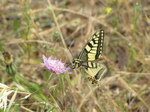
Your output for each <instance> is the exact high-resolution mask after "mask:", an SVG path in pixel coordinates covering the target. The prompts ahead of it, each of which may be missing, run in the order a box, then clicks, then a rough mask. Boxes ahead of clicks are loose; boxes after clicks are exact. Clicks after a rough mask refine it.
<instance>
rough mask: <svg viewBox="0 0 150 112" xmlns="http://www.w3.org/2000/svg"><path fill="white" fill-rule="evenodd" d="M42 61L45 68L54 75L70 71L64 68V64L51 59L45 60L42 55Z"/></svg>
mask: <svg viewBox="0 0 150 112" xmlns="http://www.w3.org/2000/svg"><path fill="white" fill-rule="evenodd" d="M43 61H44V63H43V64H44V65H45V66H46V68H47V69H48V70H49V71H51V72H54V73H56V74H60V73H66V71H67V70H69V69H70V68H69V67H65V63H62V62H61V61H60V60H54V59H52V57H49V58H46V57H45V56H44V55H43Z"/></svg>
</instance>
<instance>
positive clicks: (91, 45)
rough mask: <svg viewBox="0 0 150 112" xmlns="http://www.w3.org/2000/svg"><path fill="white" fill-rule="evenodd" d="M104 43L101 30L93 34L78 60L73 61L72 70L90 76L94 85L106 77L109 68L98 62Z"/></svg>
mask: <svg viewBox="0 0 150 112" xmlns="http://www.w3.org/2000/svg"><path fill="white" fill-rule="evenodd" d="M103 42H104V31H103V30H99V31H97V32H96V33H94V34H93V36H92V37H91V38H90V40H89V41H88V42H87V44H86V45H85V46H84V48H83V49H82V51H81V52H80V53H79V55H78V57H77V59H74V60H73V61H72V68H73V69H76V68H80V69H82V71H84V72H85V73H86V74H89V80H90V81H92V83H98V81H99V80H100V79H101V77H102V75H105V73H106V72H107V68H106V67H105V66H104V65H103V64H101V63H98V62H96V60H97V59H99V58H100V56H101V55H102V50H103Z"/></svg>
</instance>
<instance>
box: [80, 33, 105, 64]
mask: <svg viewBox="0 0 150 112" xmlns="http://www.w3.org/2000/svg"><path fill="white" fill-rule="evenodd" d="M103 42H104V31H103V30H99V31H97V32H96V33H95V34H94V35H93V36H92V37H91V39H90V40H89V41H88V42H87V44H86V45H85V47H84V49H83V50H82V51H81V52H80V54H79V57H78V59H80V60H81V61H82V62H88V61H95V60H96V59H98V58H100V56H101V54H102V49H103Z"/></svg>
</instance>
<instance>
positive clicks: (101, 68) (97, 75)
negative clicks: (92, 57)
mask: <svg viewBox="0 0 150 112" xmlns="http://www.w3.org/2000/svg"><path fill="white" fill-rule="evenodd" d="M95 64H97V67H96V68H88V69H87V73H88V79H89V81H90V82H92V84H98V82H99V81H100V80H101V79H102V78H103V77H104V76H105V74H106V72H107V68H106V66H105V65H104V64H101V63H95Z"/></svg>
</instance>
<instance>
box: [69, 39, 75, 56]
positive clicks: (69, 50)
mask: <svg viewBox="0 0 150 112" xmlns="http://www.w3.org/2000/svg"><path fill="white" fill-rule="evenodd" d="M73 44H74V40H73V41H72V42H71V44H70V46H69V52H70V53H71V56H72V58H74V56H73V53H72V50H71V46H73Z"/></svg>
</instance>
